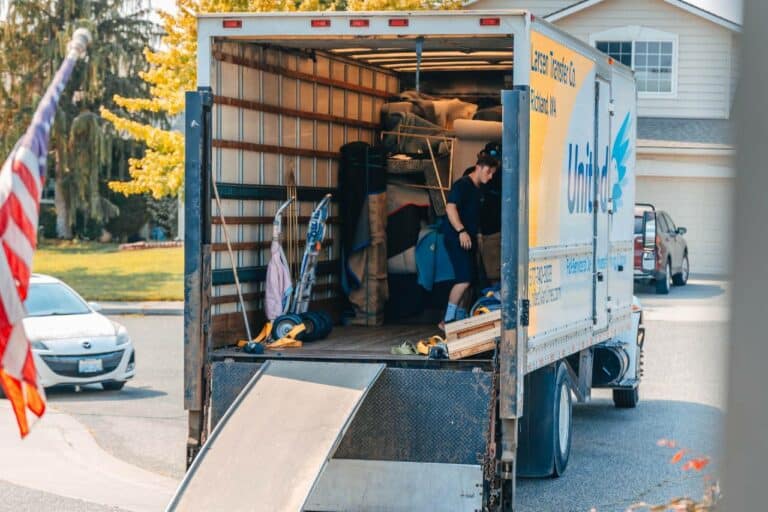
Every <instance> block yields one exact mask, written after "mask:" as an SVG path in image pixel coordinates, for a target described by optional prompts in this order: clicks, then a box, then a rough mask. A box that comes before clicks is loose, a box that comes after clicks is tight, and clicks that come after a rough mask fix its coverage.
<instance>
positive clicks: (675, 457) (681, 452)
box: [669, 449, 688, 464]
mask: <svg viewBox="0 0 768 512" xmlns="http://www.w3.org/2000/svg"><path fill="white" fill-rule="evenodd" d="M686 451H688V450H685V449H682V450H678V451H677V452H676V453H675V454H674V455H673V456H672V458H671V459H670V460H669V463H670V464H677V463H678V462H680V461H681V460H683V455H685V452H686Z"/></svg>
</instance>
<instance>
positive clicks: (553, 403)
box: [517, 362, 573, 478]
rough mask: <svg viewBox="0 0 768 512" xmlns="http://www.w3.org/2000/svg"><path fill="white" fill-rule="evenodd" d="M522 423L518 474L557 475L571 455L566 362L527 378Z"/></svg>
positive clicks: (543, 476)
mask: <svg viewBox="0 0 768 512" xmlns="http://www.w3.org/2000/svg"><path fill="white" fill-rule="evenodd" d="M524 389H525V398H524V404H523V417H522V418H521V420H520V423H519V432H518V434H519V435H518V447H517V475H518V476H521V477H528V478H546V477H557V476H560V475H562V474H563V473H564V472H565V468H566V466H567V465H568V458H569V457H570V454H571V437H572V433H573V422H572V414H573V403H572V401H571V385H570V380H569V377H568V370H566V368H565V363H563V362H558V363H555V364H553V365H549V366H546V367H544V368H540V369H538V370H536V371H535V372H533V373H531V374H529V375H527V376H526V377H525V386H524Z"/></svg>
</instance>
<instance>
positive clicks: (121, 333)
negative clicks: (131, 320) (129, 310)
mask: <svg viewBox="0 0 768 512" xmlns="http://www.w3.org/2000/svg"><path fill="white" fill-rule="evenodd" d="M115 341H116V343H117V344H118V345H125V344H126V343H129V342H130V341H131V337H130V336H128V331H126V330H125V327H122V328H120V330H118V331H117V339H116V340H115Z"/></svg>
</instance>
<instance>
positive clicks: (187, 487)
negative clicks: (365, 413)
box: [168, 361, 384, 512]
mask: <svg viewBox="0 0 768 512" xmlns="http://www.w3.org/2000/svg"><path fill="white" fill-rule="evenodd" d="M383 369H384V365H383V364H365V363H326V362H302V361H268V362H266V363H264V364H263V365H262V366H261V368H260V369H259V371H258V372H257V373H256V374H255V375H254V376H253V378H252V379H251V380H250V382H249V383H248V384H247V385H246V386H245V388H244V389H243V391H242V392H241V393H240V395H239V396H238V398H237V399H236V400H235V402H234V403H233V404H232V406H231V407H230V409H229V410H228V411H227V413H226V415H225V416H224V418H222V420H221V422H220V423H219V425H218V426H217V427H216V429H215V430H214V431H213V433H212V434H211V437H210V438H209V439H208V441H207V443H206V444H205V445H204V446H203V448H202V450H201V451H200V453H199V454H198V456H197V458H196V459H195V462H194V464H193V465H192V467H191V468H190V469H189V471H188V472H187V475H186V477H185V478H184V480H183V481H182V483H181V485H180V486H179V489H178V491H177V493H176V496H175V497H174V499H173V500H172V501H171V504H170V505H169V506H168V510H173V511H185V510H229V511H236V510H249V511H259V510H263V511H268V512H271V511H275V510H284V511H290V510H296V511H299V510H302V509H303V507H304V504H305V501H306V500H307V498H308V497H309V495H310V493H311V492H312V490H313V488H314V487H315V483H316V481H317V479H318V477H319V475H320V473H321V472H322V471H323V468H324V467H325V465H326V463H327V461H328V459H329V458H330V457H331V456H332V454H333V452H334V451H335V449H336V447H337V446H338V444H339V442H340V441H341V439H342V437H343V436H344V433H345V432H346V429H347V427H348V426H349V424H350V422H351V421H352V418H353V417H354V416H355V414H356V412H357V409H358V407H359V405H360V403H361V402H362V401H363V399H364V398H365V396H366V394H367V393H368V390H369V389H370V388H371V386H372V385H373V383H374V382H376V380H377V379H378V377H379V375H380V374H381V372H382V370H383ZM243 507H245V508H243Z"/></svg>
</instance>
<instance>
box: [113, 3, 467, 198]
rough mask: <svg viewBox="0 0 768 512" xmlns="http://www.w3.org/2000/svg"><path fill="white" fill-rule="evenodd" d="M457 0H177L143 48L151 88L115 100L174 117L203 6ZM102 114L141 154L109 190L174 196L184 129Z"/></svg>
mask: <svg viewBox="0 0 768 512" xmlns="http://www.w3.org/2000/svg"><path fill="white" fill-rule="evenodd" d="M461 5H462V1H461V0H176V13H174V14H170V13H167V12H160V13H159V15H160V18H161V21H162V24H163V29H164V32H165V35H164V36H163V38H162V43H161V45H160V48H161V49H160V50H151V49H149V48H146V49H145V50H144V55H145V57H146V59H147V61H148V62H149V70H148V71H146V72H143V73H142V74H141V78H142V79H143V80H144V81H146V82H147V83H148V84H149V85H150V88H151V91H150V92H151V98H150V99H136V98H124V97H121V96H115V98H114V99H115V103H116V104H117V105H119V106H121V107H123V108H124V109H125V110H126V111H128V112H131V113H140V112H153V113H164V114H165V115H167V116H168V118H169V119H172V118H174V117H176V116H178V115H179V114H181V113H182V112H183V110H184V92H185V91H192V90H194V89H195V87H196V85H195V84H196V76H195V72H196V66H197V64H196V60H195V53H196V50H197V23H196V18H195V15H196V14H198V13H204V12H240V11H248V12H266V11H296V10H301V11H315V10H328V9H330V10H354V11H378V10H423V9H457V8H460V7H461ZM101 115H102V117H104V118H105V119H107V120H108V121H110V122H111V123H112V124H114V126H115V128H116V129H117V130H118V131H120V132H122V133H125V134H127V135H128V136H130V137H132V138H134V139H137V140H140V141H143V142H144V143H145V144H146V146H147V150H146V153H145V155H144V157H143V158H135V159H131V160H130V163H129V164H130V166H129V172H130V175H131V180H130V181H115V182H111V183H110V184H109V185H110V187H111V188H112V189H113V190H116V191H118V192H122V193H124V194H126V195H130V194H145V193H149V194H152V196H154V197H155V198H161V197H165V196H174V195H176V194H178V193H179V192H180V191H181V189H182V187H183V184H184V135H183V134H182V133H180V132H178V131H172V130H164V129H162V128H160V127H158V126H155V125H150V124H144V123H141V122H138V121H135V120H132V119H128V118H124V117H120V116H118V115H116V114H115V113H114V112H111V111H110V110H107V109H105V108H102V109H101Z"/></svg>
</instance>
